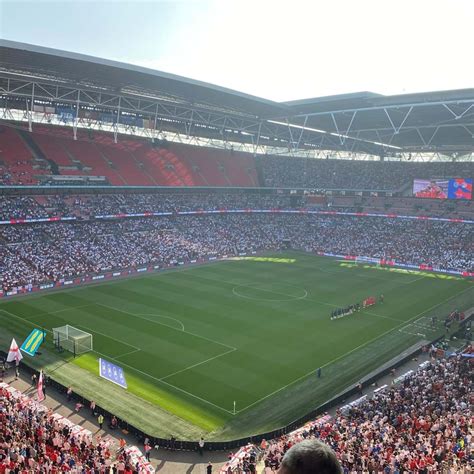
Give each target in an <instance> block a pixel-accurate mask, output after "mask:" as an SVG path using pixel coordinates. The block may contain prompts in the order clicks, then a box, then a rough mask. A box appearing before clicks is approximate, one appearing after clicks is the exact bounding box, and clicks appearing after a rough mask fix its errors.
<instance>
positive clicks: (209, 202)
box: [0, 192, 303, 220]
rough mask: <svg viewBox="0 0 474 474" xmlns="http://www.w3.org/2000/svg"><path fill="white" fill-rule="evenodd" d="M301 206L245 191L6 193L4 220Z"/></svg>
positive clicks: (0, 207)
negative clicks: (14, 194)
mask: <svg viewBox="0 0 474 474" xmlns="http://www.w3.org/2000/svg"><path fill="white" fill-rule="evenodd" d="M301 206H303V200H302V199H296V198H295V197H292V196H289V195H282V194H260V193H245V192H232V193H218V192H202V193H187V192H186V193H152V194H99V195H97V194H95V195H76V196H74V195H73V196H71V195H65V196H61V195H46V196H36V197H31V196H20V197H7V196H3V197H1V198H0V220H2V219H33V218H44V217H61V216H63V217H68V216H73V217H82V218H90V217H94V216H97V215H110V214H134V213H135V214H136V213H144V212H176V211H198V210H219V209H249V208H251V209H283V208H286V209H288V208H291V207H301Z"/></svg>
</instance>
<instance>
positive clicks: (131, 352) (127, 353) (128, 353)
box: [115, 349, 141, 359]
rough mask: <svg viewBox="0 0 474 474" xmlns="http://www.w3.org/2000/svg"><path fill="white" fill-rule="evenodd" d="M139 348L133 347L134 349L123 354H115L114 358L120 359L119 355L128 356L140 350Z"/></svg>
mask: <svg viewBox="0 0 474 474" xmlns="http://www.w3.org/2000/svg"><path fill="white" fill-rule="evenodd" d="M140 351H141V349H135V350H134V351H130V352H125V354H120V355H118V356H115V359H120V357H125V356H128V355H130V354H135V352H140Z"/></svg>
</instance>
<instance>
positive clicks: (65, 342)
mask: <svg viewBox="0 0 474 474" xmlns="http://www.w3.org/2000/svg"><path fill="white" fill-rule="evenodd" d="M53 340H54V345H55V346H56V347H57V348H58V349H59V350H62V349H64V350H66V351H69V352H72V353H73V354H74V355H75V356H76V355H79V354H84V353H85V352H89V351H92V334H90V333H88V332H85V331H82V330H81V329H77V328H75V327H73V326H69V324H67V325H66V326H61V327H58V328H53Z"/></svg>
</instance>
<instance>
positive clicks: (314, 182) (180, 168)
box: [0, 125, 474, 191]
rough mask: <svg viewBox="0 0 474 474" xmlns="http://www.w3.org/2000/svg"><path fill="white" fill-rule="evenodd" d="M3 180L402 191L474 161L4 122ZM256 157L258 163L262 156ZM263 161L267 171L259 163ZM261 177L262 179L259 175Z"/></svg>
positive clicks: (0, 141) (469, 169)
mask: <svg viewBox="0 0 474 474" xmlns="http://www.w3.org/2000/svg"><path fill="white" fill-rule="evenodd" d="M0 132H1V133H0V150H1V152H0V179H1V181H0V184H1V183H3V184H17V185H22V184H23V185H27V184H37V183H41V184H48V183H52V182H56V181H57V180H58V178H60V177H61V176H62V177H65V176H66V177H71V176H76V177H77V176H83V177H96V176H102V177H105V178H106V180H107V182H108V183H109V184H111V185H115V186H124V185H136V186H156V185H159V186H221V187H228V186H235V187H257V186H260V185H261V186H268V187H298V188H304V187H310V188H311V187H313V188H314V187H320V188H325V189H353V190H390V191H400V190H404V189H405V188H408V187H410V186H411V183H412V181H413V179H415V178H419V179H431V178H448V177H449V178H452V177H458V176H474V164H473V163H472V162H428V163H419V162H392V161H387V162H383V161H358V160H354V161H350V160H321V159H310V158H295V157H277V156H270V155H265V156H262V157H261V158H259V159H258V160H256V159H255V158H254V157H253V155H251V154H249V153H242V152H237V151H236V152H234V151H232V150H220V149H214V148H205V147H199V146H190V145H184V144H179V143H172V142H160V143H156V144H153V143H151V142H150V141H146V140H143V139H139V138H132V137H129V136H120V137H119V140H118V142H117V143H115V142H114V139H113V135H111V134H107V133H103V132H91V131H89V132H88V131H84V130H78V131H77V140H73V139H72V136H71V131H70V129H67V128H61V127H52V126H45V125H38V126H35V131H34V132H33V133H29V132H26V131H24V130H21V129H15V128H11V127H7V126H2V127H0ZM257 162H258V164H257ZM260 166H261V173H260V174H261V178H260V179H259V173H258V170H257V168H258V167H260ZM261 181H263V182H261Z"/></svg>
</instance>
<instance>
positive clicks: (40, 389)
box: [37, 370, 44, 402]
mask: <svg viewBox="0 0 474 474" xmlns="http://www.w3.org/2000/svg"><path fill="white" fill-rule="evenodd" d="M37 390H38V401H39V402H42V401H43V400H44V392H43V371H42V370H41V371H40V376H39V379H38V387H37Z"/></svg>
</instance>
